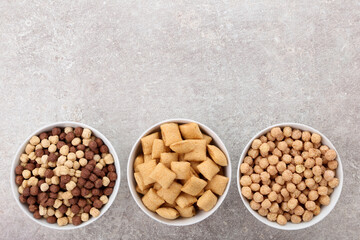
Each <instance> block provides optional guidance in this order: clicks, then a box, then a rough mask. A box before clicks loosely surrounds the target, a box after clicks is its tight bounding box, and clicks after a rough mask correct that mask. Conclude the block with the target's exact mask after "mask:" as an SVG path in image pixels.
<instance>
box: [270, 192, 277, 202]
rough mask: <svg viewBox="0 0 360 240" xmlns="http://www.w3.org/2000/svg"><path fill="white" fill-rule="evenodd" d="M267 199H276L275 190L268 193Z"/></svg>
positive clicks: (272, 200)
mask: <svg viewBox="0 0 360 240" xmlns="http://www.w3.org/2000/svg"><path fill="white" fill-rule="evenodd" d="M268 199H269V200H270V201H271V202H274V201H275V200H276V199H277V193H276V192H275V191H271V192H270V193H269V194H268Z"/></svg>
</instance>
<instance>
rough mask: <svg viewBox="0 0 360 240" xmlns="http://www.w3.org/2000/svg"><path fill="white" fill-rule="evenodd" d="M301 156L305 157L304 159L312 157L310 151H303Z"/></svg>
mask: <svg viewBox="0 0 360 240" xmlns="http://www.w3.org/2000/svg"><path fill="white" fill-rule="evenodd" d="M301 156H302V157H303V159H308V158H309V157H310V156H309V152H308V151H304V152H302V153H301Z"/></svg>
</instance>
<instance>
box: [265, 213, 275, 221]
mask: <svg viewBox="0 0 360 240" xmlns="http://www.w3.org/2000/svg"><path fill="white" fill-rule="evenodd" d="M266 217H267V219H268V220H269V221H272V222H275V221H276V218H277V214H276V213H268V215H267V216H266Z"/></svg>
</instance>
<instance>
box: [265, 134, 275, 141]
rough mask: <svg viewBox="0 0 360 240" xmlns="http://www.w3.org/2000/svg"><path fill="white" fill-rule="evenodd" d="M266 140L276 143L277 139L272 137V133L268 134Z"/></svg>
mask: <svg viewBox="0 0 360 240" xmlns="http://www.w3.org/2000/svg"><path fill="white" fill-rule="evenodd" d="M266 138H267V140H268V142H271V141H275V138H274V137H273V136H272V135H271V133H270V132H267V133H266Z"/></svg>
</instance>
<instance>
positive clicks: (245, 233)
mask: <svg viewBox="0 0 360 240" xmlns="http://www.w3.org/2000/svg"><path fill="white" fill-rule="evenodd" d="M359 46H360V6H359V1H358V0H345V1H334V0H318V1H313V0H311V1H310V0H305V1H298V0H291V1H284V0H249V1H243V0H240V1H236V0H225V1H216V0H207V1H197V0H191V1H180V0H179V1H166V0H164V1H161V0H153V1H134V0H128V1H92V2H86V1H67V2H65V1H12V0H3V1H0V108H1V115H0V116H1V117H0V121H1V124H0V142H1V144H0V163H1V168H0V202H1V204H0V238H1V239H64V238H65V239H85V238H89V239H95V238H96V239H118V238H121V239H139V238H142V239H154V238H158V239H170V238H182V239H205V238H206V239H245V238H246V239H266V238H270V239H299V240H300V239H309V238H313V239H325V238H327V239H338V238H340V237H344V239H359V236H360V230H359V229H360V208H359V199H360V188H359V181H360V177H359V176H360V171H359V163H358V162H359V156H360V151H359V142H360V137H359V134H360V127H359V120H360V119H359V110H360V107H359V106H360V105H359V102H360V96H359V93H360V86H359V74H360V70H359V65H360V56H359V50H360V49H359ZM174 117H184V118H190V119H194V120H197V121H200V122H202V123H204V124H206V125H208V126H209V127H211V128H212V129H213V130H214V131H216V132H217V133H218V134H219V136H220V137H221V138H222V139H223V141H224V143H225V144H226V146H227V148H228V150H229V153H230V155H231V157H232V163H231V164H232V167H233V169H234V173H236V170H235V169H236V167H237V164H238V159H239V156H240V153H241V151H242V149H243V147H244V146H245V144H246V143H247V142H248V141H249V139H250V138H251V137H252V136H253V135H254V134H256V133H257V132H258V131H259V130H261V129H263V128H265V127H267V126H269V125H271V124H274V123H279V122H283V121H294V122H300V123H304V124H308V125H310V126H312V127H314V128H316V129H318V130H320V131H322V132H323V133H324V134H325V135H326V136H327V137H329V138H330V140H331V141H332V142H333V143H334V145H335V146H336V147H337V150H338V152H339V153H340V154H341V157H342V160H343V165H344V171H345V184H344V188H343V193H342V196H341V198H340V200H339V202H338V204H337V206H336V207H335V209H334V210H333V212H332V213H331V214H330V215H329V216H328V217H327V218H326V219H325V220H323V221H322V222H320V223H319V224H317V225H315V226H314V227H311V228H309V229H306V230H301V231H294V232H284V231H280V230H275V229H271V228H270V227H267V226H265V225H263V224H262V223H260V222H258V221H257V220H256V219H255V218H254V217H253V216H252V215H251V214H250V213H248V212H247V210H246V209H245V207H244V205H243V204H242V202H241V200H240V197H239V193H238V190H237V187H236V181H235V176H236V174H234V176H233V179H232V181H231V188H230V192H229V194H228V196H227V199H226V200H225V201H224V203H223V205H222V206H221V207H220V209H219V210H218V211H217V212H216V213H215V214H214V215H212V216H211V217H210V218H208V219H206V220H205V221H203V222H201V223H199V224H196V225H194V226H188V227H169V226H165V225H162V224H160V223H157V222H155V221H153V220H151V219H150V218H149V217H147V216H146V215H145V214H144V213H143V212H142V211H141V210H140V209H139V208H138V207H137V206H136V204H135V202H134V201H133V199H132V197H131V195H130V192H129V190H128V187H127V181H126V174H125V173H126V170H125V168H126V164H127V158H128V155H129V153H130V149H131V147H132V145H133V143H134V141H135V140H136V139H137V138H138V136H139V135H140V134H141V133H142V132H143V131H144V130H145V129H147V128H148V127H149V126H151V125H152V124H154V123H156V122H158V121H161V120H164V119H166V118H174ZM62 120H73V121H80V122H84V123H86V124H89V125H91V126H93V127H95V128H97V129H98V130H100V131H101V132H102V133H104V134H105V135H106V136H107V137H108V138H109V139H110V141H111V142H112V143H113V145H114V147H115V148H116V150H117V153H118V155H119V157H120V161H121V166H122V172H121V173H122V179H121V180H122V182H121V187H120V191H119V194H118V196H117V199H116V201H115V202H114V204H113V205H112V207H111V208H110V210H109V211H108V212H107V213H106V214H105V215H104V216H103V217H102V218H100V219H99V220H98V221H97V222H96V223H94V224H91V225H90V226H88V227H86V228H82V229H80V230H76V231H68V232H59V231H54V230H50V229H46V228H44V227H40V226H38V225H36V224H35V223H33V222H32V221H31V220H30V219H28V218H27V217H26V216H25V215H24V214H23V213H22V212H21V210H20V209H19V208H18V206H17V205H16V203H15V202H14V200H13V197H12V195H11V192H10V189H9V170H10V164H11V161H12V158H13V155H14V154H15V152H16V149H17V147H18V146H19V145H20V144H21V143H22V141H23V140H24V139H25V138H26V137H27V136H28V135H29V134H30V133H31V132H33V131H34V130H36V129H37V128H39V127H41V126H43V125H45V124H48V123H51V122H55V121H62Z"/></svg>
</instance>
